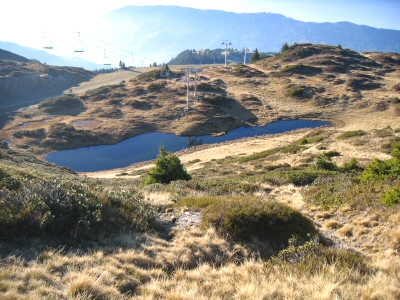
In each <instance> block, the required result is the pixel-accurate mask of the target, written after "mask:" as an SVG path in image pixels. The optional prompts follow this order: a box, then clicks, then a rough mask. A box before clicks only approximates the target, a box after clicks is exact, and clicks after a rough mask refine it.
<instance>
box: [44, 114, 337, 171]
mask: <svg viewBox="0 0 400 300" xmlns="http://www.w3.org/2000/svg"><path fill="white" fill-rule="evenodd" d="M326 125H330V124H329V123H327V122H322V121H308V120H290V121H278V122H273V123H269V124H267V125H266V126H257V127H242V128H238V129H235V130H232V131H229V132H228V133H226V134H224V135H221V136H212V135H205V136H201V137H194V138H191V137H184V136H176V135H174V134H167V133H162V132H152V133H147V134H142V135H139V136H135V137H132V138H130V139H127V140H125V141H123V142H120V143H118V144H116V145H105V146H93V147H87V148H80V149H75V150H63V151H59V152H53V153H50V154H49V155H48V156H47V157H46V159H47V160H48V161H49V162H52V163H55V164H57V165H60V166H66V167H68V168H71V169H72V170H75V171H80V172H93V171H100V170H108V169H114V168H123V167H126V166H129V165H131V164H133V163H136V162H141V161H146V160H152V159H155V158H156V157H157V154H158V149H159V147H160V145H161V144H162V145H163V146H164V148H165V149H166V150H167V151H170V152H176V151H180V150H183V149H185V148H187V147H191V146H195V145H201V144H203V143H204V144H213V143H222V142H226V141H231V140H236V139H240V138H245V137H253V136H258V135H263V134H274V133H282V132H286V131H291V130H295V129H299V128H315V127H320V126H326Z"/></svg>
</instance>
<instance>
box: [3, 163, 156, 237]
mask: <svg viewBox="0 0 400 300" xmlns="http://www.w3.org/2000/svg"><path fill="white" fill-rule="evenodd" d="M0 195H1V199H3V200H2V201H1V202H0V240H1V241H13V240H15V239H21V238H26V237H29V238H31V237H42V238H48V237H53V238H56V239H61V240H63V241H64V242H65V243H67V244H71V243H72V241H74V242H75V240H78V241H80V240H81V239H89V240H90V239H92V240H95V239H96V238H98V237H99V236H100V235H101V234H112V233H115V232H119V231H121V230H135V231H143V230H146V229H149V228H152V227H153V226H155V212H154V210H153V209H152V207H151V206H150V204H148V203H146V202H144V201H143V197H142V196H141V195H140V193H138V192H137V191H136V190H134V189H129V190H105V189H104V188H103V187H102V186H100V185H98V184H96V183H94V182H89V181H84V180H82V179H81V178H80V179H79V180H77V179H76V178H74V177H70V178H68V177H67V178H60V177H50V178H45V179H42V178H41V176H38V175H35V174H32V173H28V172H26V171H18V172H17V173H16V172H15V171H6V170H2V169H1V170H0Z"/></svg>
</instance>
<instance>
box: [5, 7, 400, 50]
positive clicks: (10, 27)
mask: <svg viewBox="0 0 400 300" xmlns="http://www.w3.org/2000/svg"><path fill="white" fill-rule="evenodd" d="M144 4H145V5H176V6H185V7H193V8H198V9H216V10H224V11H229V12H235V13H243V12H266V13H269V12H270V13H279V14H282V15H284V16H286V17H290V18H293V19H295V20H299V21H306V22H341V21H348V22H352V23H355V24H359V25H367V26H372V27H377V28H385V29H395V30H400V0H230V1H229V2H228V1H219V0H202V1H188V0H184V1H183V0H162V1H161V0H146V1H143V0H141V1H138V0H111V1H99V0H96V1H93V0H22V1H19V0H3V1H1V2H0V12H1V14H0V28H1V29H0V41H7V42H14V43H17V44H20V45H23V46H28V47H32V48H38V49H42V47H43V34H46V31H47V30H51V28H63V29H65V30H66V31H69V32H70V33H69V34H71V35H74V38H75V39H77V33H76V31H80V28H85V27H86V26H90V24H91V22H92V20H94V19H95V18H98V17H101V16H103V15H105V14H107V13H108V12H110V11H113V10H115V9H118V8H121V7H124V6H127V5H144ZM49 28H50V29H49ZM54 54H57V55H66V54H63V53H54Z"/></svg>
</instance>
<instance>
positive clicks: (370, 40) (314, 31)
mask: <svg viewBox="0 0 400 300" xmlns="http://www.w3.org/2000/svg"><path fill="white" fill-rule="evenodd" d="M84 32H85V33H86V34H87V35H89V36H93V37H97V38H100V37H101V38H100V39H101V40H103V41H106V42H107V43H109V44H111V45H118V47H119V48H122V49H129V51H132V52H133V53H137V54H139V55H140V56H145V57H146V58H148V59H150V60H151V61H157V62H160V63H161V62H165V63H166V62H168V61H169V60H170V59H171V58H172V57H176V55H177V54H178V53H180V52H181V51H182V50H183V49H188V48H189V49H196V50H202V49H217V48H221V43H222V42H223V41H231V42H232V46H231V47H232V48H235V49H243V48H245V47H248V48H249V49H250V50H252V51H253V50H254V49H255V48H258V50H259V51H265V52H278V51H280V48H281V46H282V45H283V44H284V43H285V42H288V43H289V44H293V43H295V42H300V43H305V42H309V43H314V44H329V45H339V44H340V45H342V46H343V47H344V48H350V49H353V50H355V51H380V52H398V53H399V52H400V48H399V47H400V46H399V43H398V41H399V40H400V31H399V30H387V29H377V28H373V27H368V26H363V25H356V24H352V23H349V22H338V23H315V22H301V21H297V20H294V19H291V18H286V17H285V16H283V15H280V14H273V13H231V12H225V11H218V10H201V9H192V8H187V7H178V6H161V5H159V6H146V5H144V6H126V7H123V8H120V9H118V10H115V11H112V12H110V13H108V14H107V15H105V16H104V17H102V18H101V19H99V20H97V21H94V22H93V24H91V26H90V28H87V29H86V30H85V31H84ZM139 60H142V58H139Z"/></svg>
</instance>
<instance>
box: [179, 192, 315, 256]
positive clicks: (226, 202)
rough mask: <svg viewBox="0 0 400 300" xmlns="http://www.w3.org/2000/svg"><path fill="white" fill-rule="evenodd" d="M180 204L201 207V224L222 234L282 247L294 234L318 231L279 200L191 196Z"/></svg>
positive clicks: (303, 237)
mask: <svg viewBox="0 0 400 300" xmlns="http://www.w3.org/2000/svg"><path fill="white" fill-rule="evenodd" d="M178 205H182V206H188V207H192V208H201V209H202V210H203V212H202V224H203V225H204V226H205V227H209V226H212V227H214V228H216V230H217V231H218V232H219V233H220V234H221V235H223V236H229V237H231V238H233V239H234V240H239V241H251V240H252V239H253V238H257V239H259V240H261V241H266V242H268V243H269V244H270V245H271V247H272V248H274V249H282V248H283V247H285V246H286V245H287V241H288V239H289V238H290V237H291V236H293V235H295V236H297V237H298V238H299V239H301V240H306V239H307V235H308V234H315V233H316V230H315V228H314V226H313V224H312V222H311V221H310V220H309V219H308V218H307V217H305V216H303V215H302V214H301V213H300V212H298V211H297V210H294V209H292V208H291V207H289V206H287V205H284V204H282V203H279V202H276V201H262V200H259V199H255V198H251V197H188V198H185V199H182V200H181V201H180V202H179V203H178Z"/></svg>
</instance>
